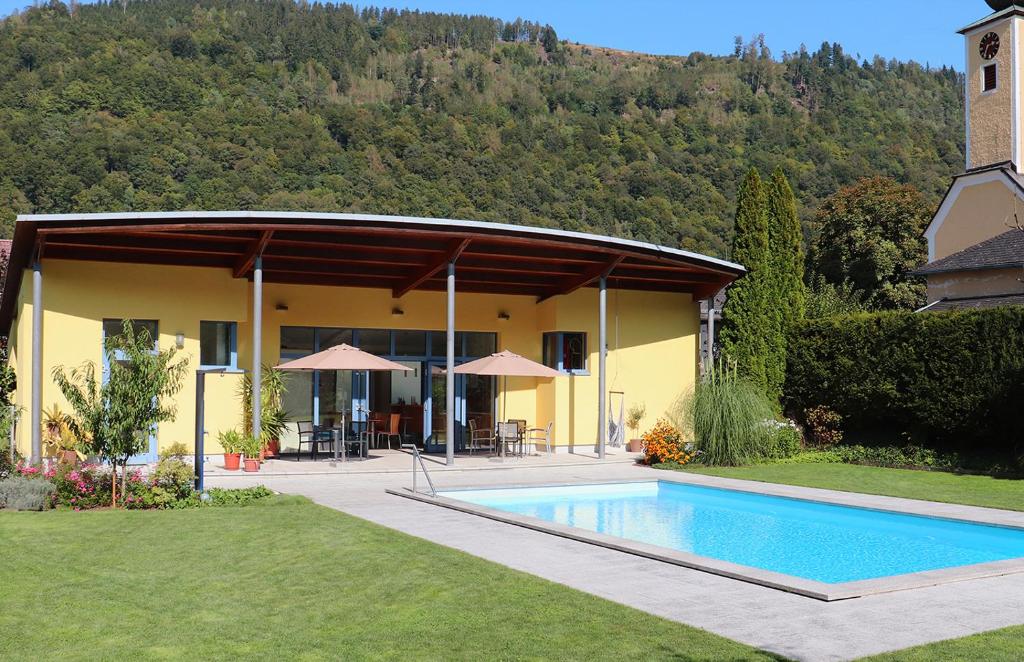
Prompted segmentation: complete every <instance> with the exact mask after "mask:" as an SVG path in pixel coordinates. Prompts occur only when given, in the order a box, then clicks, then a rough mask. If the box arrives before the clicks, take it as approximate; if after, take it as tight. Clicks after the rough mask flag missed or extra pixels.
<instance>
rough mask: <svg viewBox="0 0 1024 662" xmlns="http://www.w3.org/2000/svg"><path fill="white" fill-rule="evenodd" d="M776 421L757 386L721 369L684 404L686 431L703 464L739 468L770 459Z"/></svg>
mask: <svg viewBox="0 0 1024 662" xmlns="http://www.w3.org/2000/svg"><path fill="white" fill-rule="evenodd" d="M773 419H774V414H773V411H772V404H771V402H770V401H769V400H768V398H767V397H766V396H765V395H764V394H763V393H762V392H761V390H759V389H758V388H757V387H756V386H754V385H753V384H751V383H750V382H747V381H745V380H743V379H742V378H740V377H738V376H737V375H736V371H735V370H729V369H724V368H723V367H722V366H718V367H717V368H716V369H714V370H712V371H710V372H709V373H708V375H706V376H705V377H704V378H703V379H701V381H700V382H698V383H697V385H696V386H695V387H694V389H693V392H692V393H690V394H689V395H688V396H687V397H686V398H685V399H684V401H683V421H684V427H685V429H688V430H689V431H690V432H691V433H692V434H693V440H694V445H695V446H696V447H697V449H698V450H699V451H700V452H701V462H704V463H706V464H713V465H725V466H736V465H740V464H749V463H750V462H754V461H756V460H758V459H761V458H764V457H767V455H768V453H769V452H770V450H769V445H770V443H771V430H770V428H769V427H768V426H767V425H765V422H766V421H771V420H773Z"/></svg>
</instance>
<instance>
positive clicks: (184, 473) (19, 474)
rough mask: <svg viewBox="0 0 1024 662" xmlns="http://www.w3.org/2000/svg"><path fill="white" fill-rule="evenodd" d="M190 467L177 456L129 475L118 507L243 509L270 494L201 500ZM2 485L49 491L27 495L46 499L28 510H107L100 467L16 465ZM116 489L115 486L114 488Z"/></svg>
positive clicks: (237, 493) (253, 491) (106, 472)
mask: <svg viewBox="0 0 1024 662" xmlns="http://www.w3.org/2000/svg"><path fill="white" fill-rule="evenodd" d="M192 477H193V470H192V465H190V464H189V463H187V462H185V461H184V460H183V459H181V458H180V457H177V456H169V457H164V458H162V459H161V460H160V462H158V463H157V465H156V467H155V468H154V470H153V471H152V472H151V473H150V475H148V476H144V475H143V473H142V471H141V470H140V469H135V470H133V471H130V472H129V473H128V475H127V476H126V477H125V489H124V493H123V494H121V495H120V498H119V505H120V506H121V507H123V508H126V509H129V510H144V509H156V508H198V507H201V506H236V505H246V504H249V503H252V502H254V501H257V500H259V499H264V498H266V497H269V496H271V495H273V492H271V491H270V490H269V489H267V488H266V487H263V486H258V487H251V488H244V489H218V488H214V489H211V490H209V491H208V492H207V494H206V496H205V497H204V495H201V494H200V493H199V492H196V490H195V488H194V487H193V485H192ZM8 481H20V482H21V483H20V484H19V485H14V484H13V483H12V484H11V485H10V487H11V491H12V492H13V491H14V490H15V489H17V490H18V491H19V492H23V491H25V490H24V488H23V484H24V481H31V482H33V483H35V482H38V483H45V484H47V485H48V486H49V488H47V489H44V488H42V487H41V486H40V489H38V490H32V491H33V492H38V493H40V494H45V495H46V497H45V499H43V500H42V501H40V500H38V499H34V500H31V501H25V503H31V504H32V505H33V507H31V508H27V509H30V510H39V509H40V508H39V507H37V504H41V505H42V506H43V507H49V508H57V509H63V510H89V509H92V508H105V507H109V506H110V503H111V498H110V493H111V471H110V468H109V467H107V466H104V465H100V464H85V465H81V466H77V467H72V466H68V465H54V466H52V467H50V468H47V469H44V468H42V467H40V466H35V465H27V464H18V465H17V466H16V467H15V470H14V472H13V473H12V475H11V476H10V477H9V478H7V479H4V480H0V490H2V489H3V486H4V485H5V484H6V483H7V482H8ZM118 489H119V490H120V486H119V487H118ZM19 503H22V502H21V501H15V500H13V499H12V500H11V502H10V503H6V504H0V507H4V506H7V507H11V508H19V506H18V504H19Z"/></svg>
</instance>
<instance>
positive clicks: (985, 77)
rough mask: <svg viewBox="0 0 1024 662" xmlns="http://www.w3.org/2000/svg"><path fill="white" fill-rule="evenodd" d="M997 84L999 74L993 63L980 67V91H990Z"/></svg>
mask: <svg viewBox="0 0 1024 662" xmlns="http://www.w3.org/2000/svg"><path fill="white" fill-rule="evenodd" d="M998 86H999V76H998V72H997V71H996V65H995V64H988V65H985V66H984V67H982V69H981V91H982V92H991V91H992V90H994V89H996V88H997V87H998Z"/></svg>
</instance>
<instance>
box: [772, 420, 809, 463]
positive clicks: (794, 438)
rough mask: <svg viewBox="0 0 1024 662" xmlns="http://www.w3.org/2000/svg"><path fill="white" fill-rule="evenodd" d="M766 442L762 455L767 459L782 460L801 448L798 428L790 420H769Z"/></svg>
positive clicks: (801, 440) (801, 443)
mask: <svg viewBox="0 0 1024 662" xmlns="http://www.w3.org/2000/svg"><path fill="white" fill-rule="evenodd" d="M767 425H768V428H769V437H768V442H769V443H768V444H767V446H766V447H765V452H764V457H765V458H766V459H769V460H783V459H786V458H789V457H793V456H794V455H796V454H797V453H799V452H800V451H801V450H802V448H803V439H802V438H801V436H800V430H799V429H797V427H796V425H795V424H794V423H792V422H791V421H785V422H780V421H769V422H768V423H767Z"/></svg>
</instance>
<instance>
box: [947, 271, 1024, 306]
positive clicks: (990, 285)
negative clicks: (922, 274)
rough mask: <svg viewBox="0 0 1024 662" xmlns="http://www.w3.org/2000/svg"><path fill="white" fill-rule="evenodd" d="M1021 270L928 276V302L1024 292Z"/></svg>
mask: <svg viewBox="0 0 1024 662" xmlns="http://www.w3.org/2000/svg"><path fill="white" fill-rule="evenodd" d="M1022 277H1024V273H1022V272H1021V270H1020V269H986V270H984V271H960V272H956V273H948V274H932V275H930V276H928V301H937V300H939V299H943V298H959V297H976V296H996V295H1000V294H1019V293H1021V292H1024V283H1021V278H1022Z"/></svg>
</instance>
